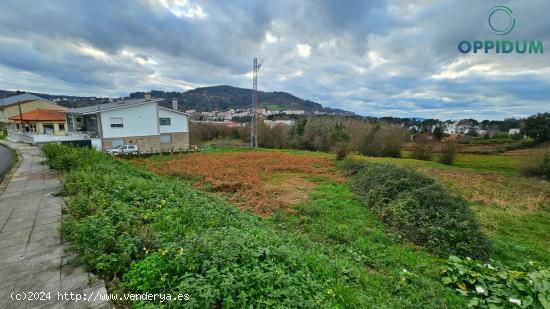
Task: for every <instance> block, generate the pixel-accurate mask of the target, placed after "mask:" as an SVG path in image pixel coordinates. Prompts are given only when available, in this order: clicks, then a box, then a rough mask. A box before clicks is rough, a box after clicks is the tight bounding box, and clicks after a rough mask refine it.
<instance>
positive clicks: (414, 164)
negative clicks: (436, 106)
mask: <svg viewBox="0 0 550 309" xmlns="http://www.w3.org/2000/svg"><path fill="white" fill-rule="evenodd" d="M460 156H462V154H461V155H459V158H460ZM472 156H473V157H471V158H475V157H476V156H478V155H472ZM488 157H495V156H492V155H488ZM496 157H499V160H505V159H506V158H509V157H510V156H496ZM523 157H525V156H524V155H518V156H515V160H516V161H515V162H517V161H520V160H522V158H523ZM353 159H354V160H356V161H359V162H376V163H385V164H394V165H398V166H404V167H409V168H413V169H415V170H417V171H419V172H421V173H424V174H426V175H428V176H430V177H432V178H434V179H436V180H437V181H438V182H439V183H441V184H443V185H444V186H445V187H446V188H447V189H448V190H451V191H452V192H453V193H455V194H458V195H461V196H463V197H465V198H466V199H467V200H468V201H469V202H470V207H471V209H472V210H473V211H474V212H475V214H476V215H477V217H478V218H479V220H480V223H481V226H482V228H483V231H484V232H485V233H486V234H487V236H488V237H489V239H490V240H491V242H492V247H493V251H492V255H491V256H492V257H493V258H494V259H496V260H500V261H501V262H502V263H504V264H507V265H514V264H516V263H518V262H525V261H526V260H533V261H539V262H541V263H543V264H544V265H546V266H548V265H550V237H549V236H548V232H547V230H548V226H549V225H550V183H548V182H547V181H543V180H537V179H533V178H527V177H522V176H515V174H516V173H515V172H514V173H499V172H488V171H487V169H488V166H482V168H481V171H480V169H479V168H478V169H475V168H473V169H472V168H469V166H468V165H465V166H464V167H455V166H447V165H444V164H439V163H436V162H428V161H420V160H412V159H394V158H374V157H363V156H354V157H353ZM490 161H491V159H489V160H488V161H487V160H485V161H483V160H482V161H480V162H481V163H478V164H483V163H484V162H490ZM463 162H466V161H463ZM492 166H493V167H494V165H492Z"/></svg>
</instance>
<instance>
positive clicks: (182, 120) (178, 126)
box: [159, 108, 189, 133]
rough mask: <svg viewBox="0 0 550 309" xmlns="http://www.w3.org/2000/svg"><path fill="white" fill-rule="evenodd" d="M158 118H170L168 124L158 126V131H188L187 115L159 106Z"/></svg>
mask: <svg viewBox="0 0 550 309" xmlns="http://www.w3.org/2000/svg"><path fill="white" fill-rule="evenodd" d="M159 118H170V124H171V125H170V126H159V128H160V133H176V132H189V120H188V119H187V116H185V115H182V114H180V113H176V112H173V111H170V110H166V109H162V108H159Z"/></svg>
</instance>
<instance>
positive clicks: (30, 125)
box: [29, 123, 36, 133]
mask: <svg viewBox="0 0 550 309" xmlns="http://www.w3.org/2000/svg"><path fill="white" fill-rule="evenodd" d="M29 131H30V132H34V133H36V124H35V123H31V124H29Z"/></svg>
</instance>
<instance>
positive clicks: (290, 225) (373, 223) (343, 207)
mask: <svg viewBox="0 0 550 309" xmlns="http://www.w3.org/2000/svg"><path fill="white" fill-rule="evenodd" d="M312 181H316V182H317V184H318V187H317V188H316V189H315V190H314V191H313V192H312V193H310V200H309V201H307V202H304V203H301V204H299V205H297V206H296V207H295V210H296V211H297V213H282V212H281V213H279V214H277V215H275V216H274V217H273V218H272V219H271V220H272V221H273V222H274V224H276V226H277V227H278V228H279V229H281V230H291V231H297V232H299V233H300V234H301V235H303V236H304V239H303V241H305V242H309V243H311V242H313V243H315V244H316V245H317V246H318V247H319V248H321V249H322V250H323V251H324V252H326V254H327V255H328V256H330V258H331V259H332V260H333V261H334V262H335V263H336V264H337V265H339V267H340V268H341V269H342V270H343V272H344V273H345V274H346V277H349V278H354V280H355V281H356V282H357V283H358V285H359V289H355V290H348V291H347V292H346V295H347V297H349V298H350V299H354V298H356V297H359V298H360V299H361V303H360V306H355V307H357V308H359V307H361V308H370V307H382V308H411V307H422V308H462V307H464V306H465V305H466V304H465V303H464V299H463V298H461V297H459V296H457V295H456V294H455V293H454V292H453V291H451V290H449V289H445V288H444V287H443V286H442V284H441V282H440V276H439V273H440V272H441V271H442V269H443V262H442V261H441V260H440V259H438V258H436V257H434V256H433V255H431V254H428V253H427V252H426V251H425V250H423V249H421V248H419V247H417V246H415V245H413V244H410V243H403V241H402V240H401V239H399V238H398V237H396V236H393V235H391V234H389V233H387V232H386V230H385V228H384V227H383V225H382V224H381V223H380V221H379V220H378V219H377V218H376V216H375V215H374V214H373V213H372V212H370V211H368V210H366V209H365V207H364V206H363V205H361V202H360V200H358V199H357V198H356V196H355V194H353V193H352V192H351V191H350V190H349V189H348V187H347V185H345V184H338V183H335V182H333V181H331V180H330V179H318V178H317V179H312ZM351 304H352V302H349V303H347V305H346V307H353V306H350V305H351Z"/></svg>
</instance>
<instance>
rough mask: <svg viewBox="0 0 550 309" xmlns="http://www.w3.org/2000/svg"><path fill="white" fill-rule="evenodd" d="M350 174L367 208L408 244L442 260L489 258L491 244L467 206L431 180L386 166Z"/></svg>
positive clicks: (369, 166) (364, 166)
mask: <svg viewBox="0 0 550 309" xmlns="http://www.w3.org/2000/svg"><path fill="white" fill-rule="evenodd" d="M349 173H350V176H351V179H350V182H351V186H352V189H353V190H354V191H355V192H356V193H357V194H358V195H360V196H361V197H363V203H364V204H365V206H367V207H369V208H371V209H373V210H374V212H375V213H377V214H378V216H379V217H380V218H381V220H382V221H383V222H384V223H385V224H386V225H387V226H388V227H389V228H390V229H391V230H392V231H394V232H396V233H397V234H398V235H400V236H401V237H403V238H404V239H405V240H407V241H411V242H413V243H415V244H417V245H421V246H424V247H425V248H426V249H427V250H428V251H430V252H433V253H435V254H437V255H440V256H445V257H446V256H448V255H450V254H455V255H460V256H469V257H474V258H481V259H486V258H487V257H488V252H489V242H488V240H487V238H486V237H485V236H484V235H483V233H482V232H481V231H480V226H479V224H478V222H477V220H476V218H475V216H474V214H473V213H472V212H471V211H470V209H469V208H468V204H467V202H466V201H465V200H464V199H462V198H460V197H457V196H453V195H451V194H449V193H448V192H447V191H445V190H444V188H443V187H441V186H440V185H438V184H437V183H435V181H434V180H433V179H431V178H429V177H426V176H424V175H422V174H420V173H417V172H415V171H413V170H410V169H405V168H401V167H397V166H393V165H386V164H371V163H365V164H354V165H351V166H350V168H349Z"/></svg>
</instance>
